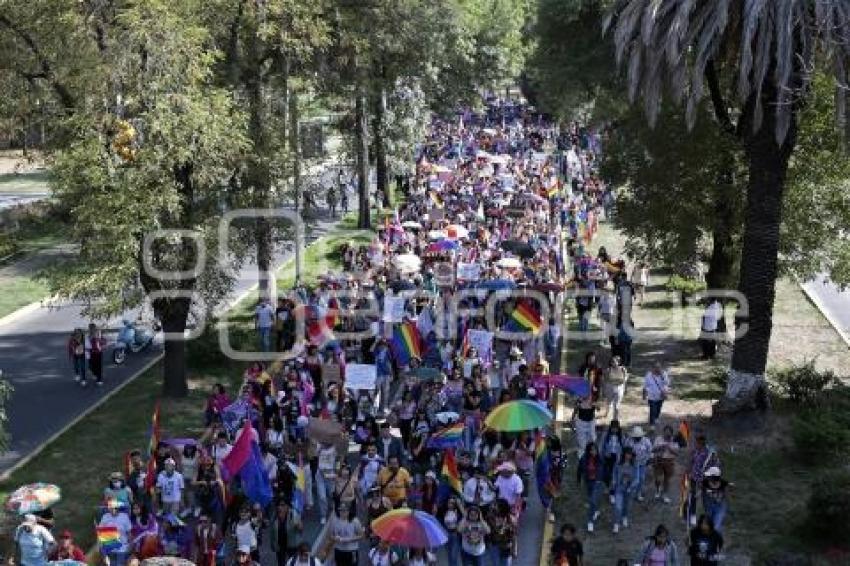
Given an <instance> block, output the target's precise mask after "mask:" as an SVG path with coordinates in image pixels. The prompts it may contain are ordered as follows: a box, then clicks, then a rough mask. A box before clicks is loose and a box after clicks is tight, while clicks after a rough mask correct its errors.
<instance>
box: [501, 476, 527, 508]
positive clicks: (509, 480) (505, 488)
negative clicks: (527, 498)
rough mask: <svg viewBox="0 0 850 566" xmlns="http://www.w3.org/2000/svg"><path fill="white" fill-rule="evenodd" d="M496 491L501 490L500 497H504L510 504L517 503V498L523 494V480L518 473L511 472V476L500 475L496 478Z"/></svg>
mask: <svg viewBox="0 0 850 566" xmlns="http://www.w3.org/2000/svg"><path fill="white" fill-rule="evenodd" d="M495 483H496V491H498V492H499V499H504V500H505V501H507V502H508V505H511V506H513V505H515V504H516V502H517V500H519V498H520V497H521V496H522V480H521V479H520V477H519V476H518V475H517V474H511V475H510V476H509V477H503V476H501V475H500V476H499V477H498V478H496V482H495Z"/></svg>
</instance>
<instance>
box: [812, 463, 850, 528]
mask: <svg viewBox="0 0 850 566" xmlns="http://www.w3.org/2000/svg"><path fill="white" fill-rule="evenodd" d="M848 509H850V472H848V471H847V470H838V471H833V472H830V473H828V474H825V475H823V476H820V477H818V478H817V479H815V480H814V481H813V482H812V493H811V495H810V496H809V501H808V505H807V510H808V514H807V516H806V523H805V526H806V528H807V530H808V531H809V532H810V534H811V535H813V536H814V537H817V538H819V539H820V540H822V541H823V542H828V543H833V544H845V543H846V542H847V541H848V540H850V515H848V513H847V510H848Z"/></svg>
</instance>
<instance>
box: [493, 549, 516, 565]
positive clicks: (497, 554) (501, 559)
mask: <svg viewBox="0 0 850 566" xmlns="http://www.w3.org/2000/svg"><path fill="white" fill-rule="evenodd" d="M487 554H489V555H490V564H491V565H492V566H511V562H512V561H513V556H511V555H510V554H508V555H507V556H502V551H501V550H499V547H498V546H496V545H492V546H488V547H487Z"/></svg>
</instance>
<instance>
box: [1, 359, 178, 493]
mask: <svg viewBox="0 0 850 566" xmlns="http://www.w3.org/2000/svg"><path fill="white" fill-rule="evenodd" d="M161 359H162V354H158V355H156V356H154V358H153V359H152V360H150V361H149V362H148V363H146V364H145V365H144V366H142V368H140V369H139V371H137V372H136V373H134V374H133V375H131V376H130V377H128V378H127V379H125V380H124V381H122V382H121V383H119V384H118V385H117V386H116V387H115V389H113V390H112V391H109V392H108V393H106V394H105V395H104V396H103V397H101V398H100V399H98V400H97V401H96V402H95V403H94V404H93V405H91V406H90V407H88V408H87V409H86V410H84V411H83V412H82V413H80V414H79V415H77V416H76V417H74V418H73V419H72V420H71V422H69V423H68V424H66V425H65V426H64V427H62V428H61V429H59V430H58V431H56V432H55V433H53V434H52V435H51V436H50V438H48V439H47V440H45V441H44V442H42V443H41V444H39V445H38V446H36V447H35V448H34V449H33V450H32V451H31V452H30V453H29V454H27V455H26V456H24V457H23V458H21V459H20V460H18V461H17V462H15V463H14V464H13V465H12V467H11V468H9V469H8V470H6V471H4V472H3V473H2V474H0V481H6V480H8V479H9V477H10V476H11V475H12V474H13V473H15V472H16V471H17V470H19V469H20V468H22V467H24V466H26V465H27V464H29V463H30V462H31V461H32V459H33V458H35V457H36V456H38V455H39V454H41V453H42V452H44V449H45V448H47V447H48V446H50V445H51V444H52V443H53V442H54V441H55V440H56V439H57V438H59V437H60V436H62V435H63V434H65V433H66V432H68V430H70V429H71V428H72V427H73V426H74V425H76V424H77V423H79V422H80V421H82V420H83V419H85V418H86V417H88V416H89V415H90V414H92V413H93V412H94V411H96V410H97V409H98V408H100V406H101V405H103V404H104V403H106V402H107V401H109V400H110V399H111V398H112V397H114V396H115V395H116V394H118V392H120V391H121V390H122V389H124V388H125V387H127V386H128V385H129V384H130V383H132V382H133V381H135V380H136V378H137V377H139V376H140V375H142V374H143V373H145V372H146V371H148V370H149V369H150V368H152V367H153V366H155V365H156V364H158V363H159V362H160V360H161Z"/></svg>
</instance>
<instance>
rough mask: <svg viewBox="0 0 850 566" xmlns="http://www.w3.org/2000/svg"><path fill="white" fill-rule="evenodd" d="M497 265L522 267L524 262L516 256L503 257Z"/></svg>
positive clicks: (506, 267) (505, 267) (504, 267)
mask: <svg viewBox="0 0 850 566" xmlns="http://www.w3.org/2000/svg"><path fill="white" fill-rule="evenodd" d="M496 267H501V268H502V269H519V268H520V267H522V262H521V261H520V260H518V259H517V258H515V257H503V258H502V259H500V260H499V261H497V262H496Z"/></svg>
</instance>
